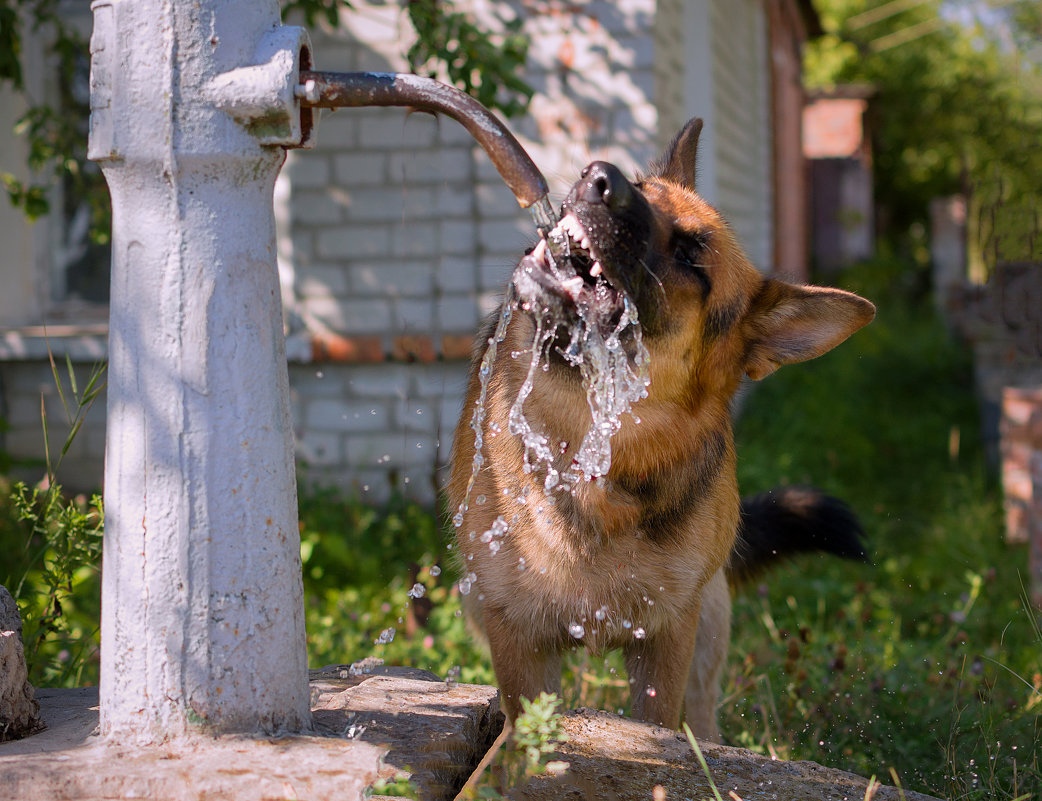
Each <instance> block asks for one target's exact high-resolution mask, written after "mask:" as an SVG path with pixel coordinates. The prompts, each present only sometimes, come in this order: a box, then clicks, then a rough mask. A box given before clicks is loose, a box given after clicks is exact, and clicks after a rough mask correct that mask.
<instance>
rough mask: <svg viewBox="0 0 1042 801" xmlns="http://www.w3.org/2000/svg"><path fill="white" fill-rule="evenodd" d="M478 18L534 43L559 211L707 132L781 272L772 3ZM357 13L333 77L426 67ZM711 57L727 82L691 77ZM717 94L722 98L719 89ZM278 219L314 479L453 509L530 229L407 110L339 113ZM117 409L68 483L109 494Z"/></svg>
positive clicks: (523, 131)
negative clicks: (703, 35) (598, 179)
mask: <svg viewBox="0 0 1042 801" xmlns="http://www.w3.org/2000/svg"><path fill="white" fill-rule="evenodd" d="M456 5H457V8H461V9H466V10H469V12H471V13H473V14H474V15H475V16H476V17H477V18H478V19H479V20H480V21H481V22H482V23H483V24H484V25H486V26H488V27H492V28H495V27H496V26H497V25H501V24H502V20H504V19H509V18H511V17H512V16H519V17H520V18H521V19H522V21H523V25H524V32H525V34H526V35H527V36H528V37H529V39H530V40H531V42H532V45H531V49H530V52H529V63H528V66H527V69H526V75H525V77H526V79H527V80H528V81H529V83H530V84H531V85H532V86H533V87H534V89H535V90H536V95H535V97H534V98H533V100H532V104H531V107H530V109H529V112H528V114H526V115H525V116H524V117H522V118H520V119H517V120H511V121H509V123H508V124H509V126H510V127H511V130H513V131H514V132H515V134H517V135H518V138H519V139H520V140H521V142H522V144H523V145H524V146H525V147H526V149H527V150H528V151H529V153H530V154H531V156H532V157H533V159H534V160H535V162H536V163H537V164H538V165H539V167H540V168H541V169H542V170H543V172H544V174H545V175H546V177H547V179H548V181H549V183H550V186H551V196H552V198H553V199H554V201H555V203H558V202H559V201H560V200H561V199H562V198H563V196H564V194H565V192H566V191H567V188H568V187H569V186H570V185H571V183H572V182H573V181H574V180H575V179H576V178H577V175H578V172H579V170H580V169H581V168H582V167H583V166H584V165H586V164H587V163H589V162H590V161H591V160H593V159H597V158H602V159H607V160H610V161H613V162H615V163H616V164H618V165H619V166H620V167H621V168H622V169H623V170H624V171H626V172H627V173H630V174H632V173H633V172H636V171H638V170H640V169H642V168H643V167H644V166H645V164H646V163H647V161H648V160H649V159H650V158H652V157H654V156H655V155H657V154H658V152H659V151H660V148H661V146H662V145H663V144H664V143H666V142H668V141H669V140H670V139H671V138H672V136H673V135H674V134H675V132H676V130H677V128H678V127H679V126H680V125H681V124H682V123H683V122H684V121H686V120H687V119H688V118H689V117H691V116H694V115H696V114H698V115H701V116H704V117H707V119H709V120H710V121H712V120H716V121H717V122H718V123H719V125H720V128H721V130H720V134H719V136H716V133H715V132H714V131H708V132H707V133H706V135H705V136H706V142H707V144H706V146H705V147H704V148H703V153H702V161H701V164H702V165H703V166H702V170H703V174H707V175H711V176H715V177H714V179H713V180H712V181H709V182H708V189H709V191H710V192H711V193H712V192H715V187H716V186H717V184H718V183H719V186H720V191H719V192H718V193H717V197H715V198H714V200H715V201H716V202H717V203H718V205H719V206H720V207H721V210H722V211H723V212H724V214H725V216H728V217H729V218H730V219H732V220H733V221H734V223H735V227H736V229H737V230H738V232H739V235H740V236H743V237H744V238H745V242H746V244H747V245H748V247H749V249H750V251H751V253H752V255H753V257H754V259H756V260H757V262H758V264H760V266H763V267H767V266H769V262H770V258H769V255H765V254H769V250H770V244H769V242H770V230H771V229H770V203H771V194H770V180H769V166H770V139H769V131H768V129H767V123H766V117H765V116H764V115H766V114H767V113H768V111H769V109H768V105H769V104H768V102H767V101H768V98H767V95H766V87H767V78H766V64H767V54H766V37H765V33H764V25H765V16H764V14H763V8H762V5H761V4H760V3H759V2H758V0H741V3H740V4H739V5H740V8H739V9H738V11H739V12H740V13H737V14H734V13H731V12H730V11H728V9H729V8H730V4H729V3H726V2H724V0H621V2H606V1H602V0H591V1H590V2H579V3H567V4H565V3H558V2H556V1H555V0H546V2H543V1H542V0H540V2H531V0H511V1H510V2H494V3H493V2H489V0H466V2H458V3H457V4H456ZM352 6H353V8H352V9H345V10H344V11H343V12H342V13H343V17H342V22H343V24H342V25H341V26H340V28H339V29H337V30H329V29H324V28H322V27H321V25H319V26H317V27H314V28H312V38H313V44H314V65H315V67H316V68H317V69H321V70H337V71H350V70H374V71H398V70H402V69H404V68H405V67H406V65H405V63H404V60H403V58H402V53H403V52H404V51H405V50H406V49H407V48H408V45H409V36H410V35H411V27H410V26H409V24H408V21H407V19H406V18H405V17H404V14H403V11H402V8H401V5H400V4H399V3H397V2H361V0H359V1H358V2H354V3H353V4H352ZM694 12H697V13H694ZM710 17H712V18H713V20H715V22H716V26H715V29H719V31H721V32H723V33H722V34H721V35H723V34H726V36H725V37H724V39H726V41H724V39H721V41H719V42H717V45H716V46H715V47H713V48H712V52H708V48H703V49H702V50H700V51H699V53H697V54H693V53H692V51H691V48H692V47H693V46H694V45H695V43H697V41H699V40H698V36H697V34H699V31H700V30H701V29H700V27H699V25H697V24H696V23H698V21H699V20H709V19H710ZM298 22H299V21H298ZM715 29H714V36H713V37H712V38H713V40H714V41H715V40H716V39H717V38H719V37H717V36H715ZM694 56H698V58H699V59H700V60H699V64H702V65H703V66H705V69H697V70H694V69H689V65H690V62H691V59H692V58H693V57H694ZM710 62H712V63H710ZM716 62H719V63H716ZM714 81H717V82H720V89H719V90H718V91H714V90H711V89H710V88H708V87H709V86H710V85H711V84H712V82H714ZM695 98H697V99H699V100H698V102H697V103H696V102H694V99H695ZM709 105H711V106H712V108H707V107H705V106H709ZM714 142H715V143H716V144H715V145H714V144H713V143H714ZM714 161H718V162H720V166H719V167H716V166H714ZM717 179H719V180H717ZM749 193H752V194H749ZM275 206H276V218H277V221H278V228H279V233H278V248H279V272H280V277H281V280H282V288H283V301H284V307H285V316H286V330H287V352H288V355H289V359H290V383H291V391H292V396H293V397H292V403H293V419H294V433H295V435H296V439H297V455H298V457H299V460H300V464H301V478H302V480H303V481H304V482H305V483H314V484H322V485H335V486H339V487H341V488H344V489H347V490H349V491H354V492H357V493H358V494H359V495H361V496H363V497H367V498H370V499H373V500H381V499H383V498H385V497H387V495H388V494H389V493H390V492H391V490H392V488H395V487H397V488H399V489H401V490H402V491H404V492H405V493H406V494H407V495H409V496H411V497H414V498H417V499H419V500H421V501H424V502H428V503H430V502H433V501H434V499H435V497H436V489H435V488H436V486H437V481H438V477H437V476H438V469H439V466H440V465H442V464H444V462H445V460H446V459H447V457H448V451H449V448H450V446H451V439H452V432H453V428H454V426H455V422H456V419H457V417H458V416H459V413H460V407H461V404H462V397H463V390H464V385H465V380H466V372H467V366H468V365H467V361H468V355H469V352H470V348H471V342H472V339H473V333H474V331H475V329H476V328H477V325H478V323H479V320H480V319H481V318H482V317H483V316H484V315H485V314H487V313H489V312H490V311H492V310H493V309H494V308H495V307H496V305H497V301H498V298H499V296H500V294H501V292H502V290H503V288H504V287H505V285H506V283H507V280H508V278H509V275H510V273H511V271H512V269H513V267H514V265H515V264H516V262H517V259H518V257H519V256H520V254H521V253H522V251H523V249H524V247H525V246H526V245H528V244H531V243H532V242H533V240H534V237H535V232H534V230H533V226H532V223H531V221H530V219H529V216H528V214H527V212H525V211H523V210H521V209H520V208H519V207H518V205H517V203H516V201H515V199H514V198H513V196H512V195H511V193H510V192H509V191H508V190H507V188H506V187H505V185H504V184H503V182H502V180H501V179H500V177H499V176H498V174H497V173H496V171H495V169H494V168H493V167H492V165H491V163H490V162H489V160H488V158H487V157H486V156H485V154H484V153H483V152H482V151H481V150H480V148H478V147H477V146H476V145H475V144H474V143H473V141H472V140H471V139H470V137H469V136H468V135H467V134H466V132H465V131H464V130H463V129H462V127H461V126H459V125H458V124H457V123H455V122H454V121H452V120H449V119H441V120H437V119H434V118H432V117H430V116H428V115H424V114H408V113H407V112H406V111H405V110H403V109H346V110H341V111H338V112H335V113H324V114H323V117H322V119H321V121H320V123H319V126H318V130H317V146H316V147H315V148H314V149H313V150H310V151H306V152H303V151H296V152H291V153H290V154H289V157H288V159H287V163H286V166H285V168H284V170H283V171H282V175H281V176H280V179H279V182H278V184H277V186H276V191H275ZM0 322H2V321H0ZM52 334H53V332H52ZM52 340H53V342H54V344H55V347H56V351H57V352H58V353H59V355H60V354H61V353H62V352H63V349H67V348H72V349H73V358H74V359H80V358H82V360H83V362H84V368H85V369H86V365H87V364H89V362H90V361H91V360H92V359H94V358H95V355H96V352H97V354H100V355H98V358H102V359H103V358H104V335H103V334H97V335H94V336H93V338H90V337H88V340H89V342H88V343H87V345H86V346H85V349H83V348H81V349H80V350H76V348H77V347H79V346H77V345H75V343H73V344H70V343H72V339H71V338H67V339H65V340H61V339H60V338H55V337H53V336H52ZM8 344H10V347H8ZM81 351H82V352H81ZM0 362H3V364H0V379H2V380H3V387H2V388H0V398H3V399H5V400H6V402H7V404H8V407H9V408H8V410H7V412H8V415H9V416H8V419H9V420H10V421H11V425H12V428H11V430H10V431H9V432H8V433H7V435H6V447H7V448H8V449H9V450H11V451H12V452H17V453H18V454H19V455H36V456H39V455H40V453H41V450H42V449H41V448H40V447H39V442H40V440H39V439H38V437H37V433H36V432H38V431H39V413H38V408H39V397H40V392H41V391H43V392H45V393H53V380H52V379H51V378H50V368H49V365H48V364H47V361H46V351H45V350H41V349H40V348H39V347H37V348H36V349H35V350H33V349H32V348H29V349H28V350H26V349H25V348H24V347H22V345H21V344H20V343H19V342H14V343H13V344H11V343H7V341H6V340H2V341H0ZM48 387H50V388H51V389H48ZM47 402H48V404H50V405H53V403H54V396H53V394H48V401H47ZM103 402H104V401H103V399H100V400H99V402H98V405H97V406H96V407H95V410H94V412H93V413H92V417H91V419H90V421H89V424H88V426H87V427H86V428H85V431H84V432H83V433H82V434H81V435H80V436H79V437H78V438H77V442H76V444H75V445H74V446H73V451H71V452H70V454H69V456H68V457H67V459H66V468H67V469H66V470H65V472H64V474H63V475H62V481H63V482H64V483H65V484H67V485H68V486H70V487H72V488H75V489H90V488H95V487H97V486H98V485H99V484H100V481H101V475H102V457H103V449H104V434H103V429H104V419H103V418H104V414H103V408H104V407H103ZM34 404H35V406H34ZM34 408H35V409H36V412H35V414H34V412H33V409H34ZM49 408H50V406H49ZM3 411H4V410H0V412H3ZM50 414H51V419H52V424H53V426H54V429H55V436H56V438H61V439H63V437H64V433H63V432H60V431H59V430H58V429H59V428H60V425H59V424H58V423H57V422H56V421H57V420H58V417H56V416H55V413H54V412H53V411H51V412H50ZM58 447H60V442H59V443H58Z"/></svg>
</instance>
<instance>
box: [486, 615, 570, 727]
mask: <svg viewBox="0 0 1042 801" xmlns="http://www.w3.org/2000/svg"><path fill="white" fill-rule="evenodd" d="M484 617H485V632H486V633H487V635H488V644H489V648H490V650H491V651H492V667H493V669H494V670H495V671H496V682H497V683H498V684H499V694H500V704H501V705H502V708H503V712H504V713H505V714H506V716H507V718H509V719H510V720H514V719H515V718H516V717H517V715H518V713H519V712H521V698H522V697H524V698H527V699H529V700H533V699H535V698H538V697H539V693H541V692H548V693H557V694H558V695H560V692H561V653H560V651H559V650H558V649H557V648H556V647H553V646H547V645H546V644H545V643H540V642H539V641H537V640H535V639H534V638H533V632H532V631H531V630H529V631H523V630H521V629H519V628H518V627H516V626H514V625H511V623H510V622H509V621H508V620H507V618H506V617H505V616H504V615H503V613H502V612H501V611H498V610H496V609H494V608H490V607H487V606H486V607H485V609H484Z"/></svg>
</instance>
